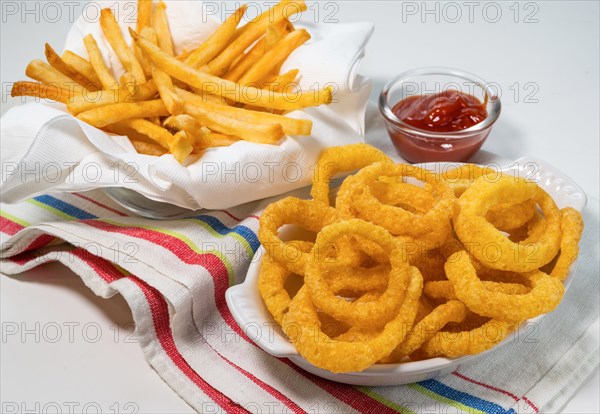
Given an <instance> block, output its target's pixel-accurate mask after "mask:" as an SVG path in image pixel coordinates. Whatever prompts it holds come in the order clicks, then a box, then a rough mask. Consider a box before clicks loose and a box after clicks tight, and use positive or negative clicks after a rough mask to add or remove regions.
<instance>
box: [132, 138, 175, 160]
mask: <svg viewBox="0 0 600 414" xmlns="http://www.w3.org/2000/svg"><path fill="white" fill-rule="evenodd" d="M129 140H130V141H131V145H133V148H135V150H136V151H137V152H139V153H140V154H146V155H154V156H157V157H160V156H161V155H164V154H166V153H167V152H168V151H167V150H166V149H164V148H163V147H161V146H160V145H158V144H151V143H150V142H146V141H140V140H137V139H131V138H130V139H129Z"/></svg>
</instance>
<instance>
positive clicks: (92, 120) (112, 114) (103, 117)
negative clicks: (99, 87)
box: [77, 99, 169, 128]
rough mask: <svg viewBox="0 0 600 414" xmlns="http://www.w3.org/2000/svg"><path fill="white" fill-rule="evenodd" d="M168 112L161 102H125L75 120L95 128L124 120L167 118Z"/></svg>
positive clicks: (102, 108)
mask: <svg viewBox="0 0 600 414" xmlns="http://www.w3.org/2000/svg"><path fill="white" fill-rule="evenodd" d="M168 115H169V111H167V108H165V105H164V103H163V101H162V100H160V99H156V100H154V101H145V102H128V103H127V102H125V103H116V104H112V105H105V106H102V107H100V108H95V109H91V110H89V111H85V112H81V113H80V114H78V115H77V118H79V119H80V120H82V121H84V122H87V123H88V124H90V125H93V126H95V127H96V128H102V127H105V126H107V125H112V124H116V123H118V122H120V121H123V120H125V119H131V118H150V117H153V116H168Z"/></svg>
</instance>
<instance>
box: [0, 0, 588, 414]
mask: <svg viewBox="0 0 600 414" xmlns="http://www.w3.org/2000/svg"><path fill="white" fill-rule="evenodd" d="M49 3H53V4H54V5H58V7H57V8H53V6H44V4H49ZM11 4H12V5H11ZM24 4H25V3H22V2H20V1H19V2H16V1H15V2H11V1H4V0H3V1H2V2H0V6H1V7H2V15H1V19H2V21H1V25H0V30H1V38H0V39H1V44H0V57H1V58H0V75H1V79H0V80H1V84H2V108H1V109H2V113H4V112H5V111H6V110H7V109H8V108H9V107H10V106H12V105H14V104H15V103H19V101H18V100H13V99H11V98H9V97H8V96H7V94H6V92H7V90H10V84H11V83H12V82H14V81H16V80H19V79H25V75H24V71H25V67H26V65H27V63H28V62H29V61H30V60H32V59H34V58H43V51H44V42H49V43H50V44H51V45H53V46H54V47H55V48H56V49H58V50H60V49H61V47H62V43H63V41H64V39H65V36H66V32H67V30H68V29H69V27H70V25H71V22H70V16H69V7H71V8H72V10H73V11H74V12H75V17H77V16H78V14H80V13H81V11H82V9H83V8H84V4H85V2H81V3H79V2H71V4H72V6H66V5H65V4H62V3H61V2H47V3H44V2H40V3H36V2H27V3H26V6H24ZM36 4H37V6H36ZM215 4H216V5H217V6H218V7H220V9H219V10H223V8H224V7H225V6H223V3H215ZM255 4H256V5H257V6H260V7H264V4H263V3H255ZM309 5H310V7H309V10H308V11H307V12H306V13H305V18H308V19H310V20H317V21H319V22H321V23H323V24H335V21H339V22H350V21H365V20H368V21H373V22H374V23H375V25H376V30H375V34H374V35H373V38H372V39H371V42H370V44H369V47H368V49H367V54H366V57H365V59H364V61H363V64H362V66H361V69H360V72H361V73H362V74H363V75H365V76H368V77H370V78H371V79H372V80H373V86H374V88H373V89H374V90H373V95H372V98H373V99H376V96H377V94H378V93H379V91H380V90H381V88H382V86H383V84H384V83H385V82H386V81H387V80H389V79H390V78H391V77H393V76H394V75H395V74H398V73H400V72H403V71H405V70H408V69H411V68H416V67H420V66H452V67H457V68H461V69H464V70H467V71H470V72H473V73H475V74H477V75H479V76H481V77H483V78H484V79H486V80H487V81H488V82H494V83H495V84H497V85H499V86H500V89H501V91H502V105H503V110H502V115H501V117H500V119H499V121H498V122H497V124H496V125H495V127H494V130H493V131H492V134H491V135H490V137H489V139H488V141H487V142H486V144H485V145H484V147H483V149H484V150H486V151H489V152H491V153H494V154H497V155H498V156H501V157H503V158H507V159H517V158H519V157H521V156H528V155H529V156H535V157H538V158H540V159H542V160H545V161H547V162H549V163H550V164H552V165H555V166H557V167H559V169H561V170H562V171H564V172H565V173H567V175H569V176H571V177H572V178H573V179H574V180H575V181H576V182H578V183H579V184H580V185H581V186H582V187H583V189H584V190H585V191H586V192H587V194H588V196H592V197H598V193H599V191H598V190H599V181H598V180H599V177H600V172H599V152H600V151H599V141H600V139H599V138H600V130H599V120H598V117H599V115H598V114H599V113H600V108H599V103H600V93H599V73H600V72H599V60H600V57H599V49H600V46H599V38H600V33H599V20H600V16H599V14H600V9H599V3H598V2H597V1H581V2H575V1H532V2H519V3H517V2H513V1H496V2H485V1H482V2H478V1H474V2H461V1H458V2H427V3H423V2H421V1H418V2H410V1H404V2H401V1H368V2H367V1H364V0H363V1H343V2H338V3H334V2H327V1H321V2H318V3H314V2H313V3H309ZM12 6H16V8H17V9H16V10H17V13H16V14H14V15H13V14H12V12H11V10H13V8H12ZM24 7H27V8H28V10H33V12H30V13H28V14H24V15H23V14H22V12H23V11H24V10H23V8H24ZM226 7H227V11H231V10H233V8H234V6H233V5H231V4H229V5H227V6H226ZM36 8H37V10H36ZM56 9H58V10H60V12H61V16H60V17H58V18H57V15H56ZM498 12H500V14H498ZM49 20H50V21H49ZM15 101H16V102H15ZM0 293H1V308H0V309H1V312H2V313H1V319H2V323H3V328H6V327H8V326H9V325H10V329H15V328H16V329H18V330H19V334H18V335H12V336H9V337H6V338H3V339H2V343H1V344H0V346H1V351H2V352H1V359H0V365H1V366H2V370H1V374H0V375H1V376H0V384H1V385H0V386H1V388H0V392H1V398H0V400H1V401H2V402H5V403H6V402H15V403H17V404H18V405H19V409H20V410H21V412H22V411H23V409H28V410H31V409H34V410H36V411H41V410H43V409H44V407H46V408H47V409H50V408H51V406H52V405H53V404H58V406H60V407H62V410H63V412H69V411H68V410H69V404H70V402H73V404H71V405H70V406H71V407H74V408H73V410H74V411H76V412H77V411H81V410H82V409H83V408H84V406H85V404H88V405H87V408H89V410H90V412H94V408H97V407H100V408H101V409H102V411H103V412H119V413H127V412H134V411H135V410H134V409H137V411H138V412H157V413H159V412H191V409H190V408H189V407H188V406H187V405H186V404H185V403H184V402H183V401H182V400H180V399H179V398H178V397H177V396H176V395H175V394H174V393H173V392H172V391H171V390H170V388H169V387H168V386H167V385H166V384H164V383H163V382H162V380H161V379H160V378H159V377H158V375H156V374H155V373H154V372H153V371H152V369H151V368H150V367H149V366H148V365H147V364H146V362H145V360H144V358H143V355H142V353H141V352H140V349H139V347H138V345H137V344H136V343H135V339H132V338H128V335H129V334H130V333H131V332H132V330H133V326H132V319H131V314H130V312H129V310H128V308H127V305H126V303H125V302H124V300H123V299H122V298H120V297H115V298H112V299H110V300H103V299H100V298H97V297H95V296H94V295H93V294H92V293H91V292H90V291H89V290H88V289H87V288H86V287H85V286H84V285H83V283H82V282H81V281H80V280H79V279H78V278H77V277H76V276H75V275H73V274H72V273H70V272H69V271H67V270H65V269H64V268H62V267H60V266H58V265H51V266H46V267H43V268H40V269H37V270H34V271H32V272H28V273H27V274H25V275H22V276H20V277H19V278H18V279H12V278H7V277H0ZM36 323H39V324H40V325H39V328H37V327H36ZM57 325H58V327H59V328H60V331H59V332H60V334H61V336H60V338H59V339H58V340H57V342H56V343H50V342H49V341H47V340H45V339H44V335H46V337H52V338H54V336H55V335H56V332H57V330H56V326H57ZM69 326H71V331H69ZM24 329H30V330H33V332H38V333H39V334H40V335H41V337H40V338H39V339H38V340H36V338H35V334H34V333H30V334H27V335H26V336H25V338H24V340H23V338H21V335H20V334H21V333H22V332H23V330H24ZM44 329H45V330H46V331H44ZM98 333H100V335H101V336H100V337H99V338H98V337H97V336H98ZM132 342H133V343H132ZM598 389H599V380H598V371H596V373H595V374H594V375H593V376H592V377H591V378H590V379H589V380H588V381H587V382H586V385H585V386H584V387H583V388H582V389H581V390H579V392H578V393H577V394H576V396H575V398H574V399H573V400H572V401H571V402H570V403H569V405H568V406H567V407H566V409H565V411H564V412H565V413H599V412H600V404H599V401H598V395H597V393H598ZM22 403H26V404H27V405H26V406H21V404H22ZM128 403H130V404H129V405H127V404H128Z"/></svg>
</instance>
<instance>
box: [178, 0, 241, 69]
mask: <svg viewBox="0 0 600 414" xmlns="http://www.w3.org/2000/svg"><path fill="white" fill-rule="evenodd" d="M247 8H248V6H247V5H242V6H241V7H240V8H239V9H237V10H236V11H235V13H233V14H232V15H231V16H229V17H228V18H227V19H226V20H225V21H224V22H223V24H222V25H220V26H219V27H218V28H217V30H215V32H214V33H213V34H211V35H210V37H209V38H208V39H206V41H205V42H204V43H202V44H201V45H200V46H199V47H198V48H196V50H194V51H193V52H192V53H191V54H190V55H189V56H188V57H187V58H186V59H185V60H184V62H185V64H186V65H188V66H191V67H193V68H199V67H201V66H204V65H206V64H207V63H208V62H209V61H210V60H212V59H214V58H215V56H217V55H218V54H219V53H221V51H222V50H223V49H225V47H226V46H227V44H228V43H229V41H230V40H231V38H232V37H233V35H234V34H235V30H236V28H237V25H238V24H239V23H240V21H241V20H242V17H243V16H244V13H245V12H246V9H247Z"/></svg>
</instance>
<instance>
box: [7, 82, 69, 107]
mask: <svg viewBox="0 0 600 414" xmlns="http://www.w3.org/2000/svg"><path fill="white" fill-rule="evenodd" d="M10 96H12V97H17V96H31V97H35V98H42V99H51V100H53V101H56V102H61V103H64V104H66V103H68V102H69V98H70V93H69V90H68V89H65V88H62V87H60V86H58V85H49V84H45V83H38V82H27V81H22V82H15V83H14V84H13V86H12V88H11V90H10Z"/></svg>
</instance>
